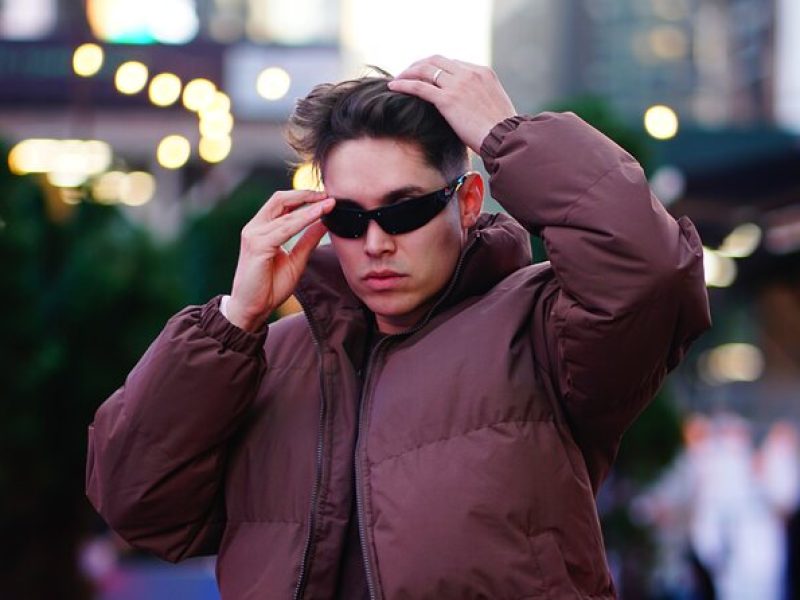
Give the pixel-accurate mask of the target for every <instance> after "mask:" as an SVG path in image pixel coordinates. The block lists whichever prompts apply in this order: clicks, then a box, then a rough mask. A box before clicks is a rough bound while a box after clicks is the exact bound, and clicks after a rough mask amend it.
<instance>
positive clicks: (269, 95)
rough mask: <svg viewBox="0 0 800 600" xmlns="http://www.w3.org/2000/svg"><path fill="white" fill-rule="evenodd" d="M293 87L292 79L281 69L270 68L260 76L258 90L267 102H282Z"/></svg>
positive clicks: (257, 83)
mask: <svg viewBox="0 0 800 600" xmlns="http://www.w3.org/2000/svg"><path fill="white" fill-rule="evenodd" d="M291 85H292V78H291V77H290V76H289V73H287V72H286V71H285V70H284V69H281V68H280V67H269V68H268V69H264V70H263V71H261V73H260V74H259V75H258V79H257V80H256V90H257V91H258V93H259V95H261V96H262V97H263V98H266V99H267V100H280V99H281V98H283V97H284V96H285V95H286V94H287V93H288V92H289V88H290V87H291Z"/></svg>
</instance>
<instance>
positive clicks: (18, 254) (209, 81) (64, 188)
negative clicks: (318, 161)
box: [0, 0, 800, 600]
mask: <svg viewBox="0 0 800 600" xmlns="http://www.w3.org/2000/svg"><path fill="white" fill-rule="evenodd" d="M431 54H442V55H445V56H448V57H452V58H458V59H461V60H466V61H469V62H475V63H480V64H488V65H491V66H492V67H493V68H494V69H495V71H496V72H497V74H498V76H499V78H500V79H501V81H502V82H503V83H504V85H505V87H506V89H507V90H508V92H509V95H510V96H511V98H512V100H513V101H514V103H515V106H516V107H517V110H518V111H519V112H521V113H531V114H535V113H537V112H540V111H542V110H571V111H574V112H576V113H577V114H578V115H580V116H581V117H583V118H584V119H585V120H587V121H588V122H590V123H591V124H593V125H594V126H595V127H597V128H599V129H600V130H601V131H603V132H604V133H606V134H607V135H609V136H610V137H611V138H612V139H614V140H615V141H616V142H617V143H619V144H620V145H621V146H623V147H624V148H626V149H627V150H628V151H629V152H631V153H632V154H633V155H634V156H635V157H636V158H637V159H638V160H639V161H640V162H641V163H642V165H643V167H644V168H645V171H646V172H647V174H648V177H649V180H650V182H651V185H652V187H653V189H654V190H655V192H656V194H657V196H658V198H659V200H660V201H661V202H663V204H664V205H665V206H666V207H667V209H668V210H669V211H670V212H671V213H672V214H673V215H674V216H676V217H678V216H681V215H688V216H689V217H690V218H691V219H692V220H693V221H694V223H695V224H696V226H697V228H698V230H699V231H700V234H701V237H702V239H703V243H704V246H705V247H704V266H705V271H706V283H707V285H708V291H709V294H710V298H711V306H712V317H713V320H714V327H713V328H712V330H711V331H709V332H708V333H707V334H705V335H704V336H703V337H702V338H701V339H700V340H699V341H698V342H697V343H696V344H695V346H694V347H693V349H692V352H691V353H690V354H689V355H688V356H687V357H686V359H685V360H684V362H683V363H682V365H681V366H680V367H679V368H678V369H677V370H676V371H675V372H674V373H673V374H672V375H671V377H670V378H669V380H668V382H667V384H666V385H665V386H664V388H663V389H662V390H661V391H660V393H659V395H658V396H657V398H656V399H655V400H654V402H653V404H652V405H651V406H650V407H649V408H648V409H647V410H646V411H645V412H644V413H643V414H642V416H641V418H640V419H639V420H638V421H637V423H636V424H635V425H634V426H633V427H632V429H631V430H630V431H629V433H628V434H627V436H626V438H625V440H624V442H623V445H622V448H621V450H620V455H619V458H618V461H617V464H616V467H615V469H614V471H613V473H612V475H611V477H610V478H609V480H608V481H607V482H606V483H605V484H604V486H603V488H602V490H601V493H600V495H599V498H598V507H599V512H600V516H601V520H602V522H603V530H604V534H605V541H606V548H607V554H608V561H609V565H610V567H611V569H612V574H613V576H614V579H615V583H616V585H617V588H618V590H619V594H620V597H621V598H624V599H638V598H646V599H649V598H653V599H676V600H677V599H687V600H688V599H695V598H698V599H700V598H722V599H727V598H730V599H743V600H747V599H753V600H762V599H763V600H771V599H775V600H784V599H785V598H800V581H798V579H800V550H799V549H798V547H799V546H800V540H799V538H800V516H799V515H800V513H799V512H798V507H799V506H800V441H798V440H799V437H798V425H800V402H798V400H799V399H800V398H798V396H800V67H799V66H798V60H800V3H799V2H797V0H495V1H491V0H461V1H460V2H459V1H455V0H438V1H437V0H433V1H431V0H428V1H427V2H423V1H422V0H406V1H405V2H403V3H399V2H388V1H386V0H372V1H370V0H158V1H155V0H135V1H132V0H85V1H82V2H78V1H74V0H5V1H3V2H0V148H2V152H3V156H4V159H5V160H3V161H0V598H12V599H17V598H20V599H39V598H41V599H53V598H58V599H97V600H129V599H156V600H158V599H161V598H170V599H172V600H174V599H177V598H192V599H194V598H197V599H213V598H218V593H217V591H216V586H215V583H214V575H213V573H214V561H213V557H212V558H208V559H194V560H191V561H188V562H187V563H185V564H181V565H177V566H173V565H168V564H166V563H162V562H160V561H158V560H157V559H153V558H150V557H147V556H145V555H142V554H139V553H137V552H136V551H134V550H132V549H131V548H129V547H128V546H127V545H126V544H125V543H124V542H123V541H122V540H121V539H119V538H118V537H117V536H115V534H114V533H113V532H110V531H109V530H108V529H107V528H106V526H105V525H104V523H103V522H102V520H101V519H100V518H99V517H98V516H97V515H96V514H95V513H94V511H93V510H92V508H91V506H90V505H89V503H88V501H87V500H86V498H85V496H84V491H83V481H84V465H85V458H86V431H87V426H88V424H89V423H90V422H91V420H92V415H93V413H94V411H95V410H96V408H97V407H98V406H99V404H100V403H101V402H102V401H103V400H104V399H105V398H106V397H107V396H108V395H109V394H111V392H113V391H114V390H115V389H116V388H117V387H119V386H120V385H122V383H123V382H124V379H125V375H126V374H127V372H128V371H129V370H130V369H131V368H132V367H133V365H134V364H135V363H136V361H137V360H138V358H139V357H140V356H141V354H142V353H143V352H144V350H145V349H146V348H147V346H148V344H149V342H150V341H151V340H152V339H153V338H154V337H155V335H156V334H157V333H158V331H159V330H160V329H161V327H162V326H163V325H164V323H165V322H166V320H167V319H168V318H169V316H171V315H172V314H174V313H175V312H177V311H178V310H179V309H181V308H182V307H184V306H186V305H187V304H199V303H204V302H206V301H207V300H208V299H209V298H211V297H213V296H215V295H217V294H221V293H228V292H229V291H230V285H231V281H232V277H233V272H234V268H235V265H236V258H237V253H238V245H239V232H240V230H241V228H242V226H243V225H244V224H245V223H246V222H247V221H248V220H249V219H250V217H251V216H252V215H253V214H254V213H255V212H256V211H257V210H258V208H259V207H260V206H261V205H262V204H263V203H264V202H265V201H266V199H267V198H269V197H270V195H271V194H272V193H273V192H275V191H276V190H281V189H288V188H292V187H303V188H305V187H312V186H314V185H316V182H315V181H314V179H313V177H311V174H310V169H309V168H308V166H307V165H302V164H301V165H296V164H295V163H294V159H295V158H296V157H294V156H292V154H291V153H290V151H289V149H288V146H287V145H286V144H285V142H284V141H283V137H282V129H283V125H284V123H285V120H286V118H287V116H288V114H289V113H290V111H291V110H292V107H293V105H294V102H295V100H296V99H297V98H299V97H302V96H304V95H305V94H306V93H308V91H309V90H310V89H311V87H312V86H313V85H315V84H317V83H320V82H325V81H336V80H340V79H343V78H346V77H353V76H359V75H363V74H368V73H369V65H375V66H378V67H381V68H384V69H386V70H388V71H390V72H394V73H397V72H399V71H400V70H402V69H403V68H404V67H405V66H407V65H408V64H409V63H411V62H413V61H414V60H416V59H419V58H422V57H425V56H428V55H431ZM479 163H480V161H479V160H478V159H475V164H474V166H475V168H478V169H480V168H482V165H480V164H479ZM485 204H486V209H487V210H500V207H499V206H498V205H497V204H496V203H494V201H492V200H491V199H490V198H489V197H488V196H487V198H486V203H485ZM532 243H533V247H534V255H535V259H536V260H537V261H541V260H546V258H547V257H546V255H545V253H544V250H543V245H542V243H541V241H540V240H538V239H536V238H534V239H532ZM296 309H297V307H296V306H295V305H293V304H292V303H291V302H289V303H287V305H285V306H284V307H282V309H281V312H284V313H285V312H290V311H292V310H296ZM278 316H279V315H277V314H276V315H275V317H276V318H277V317H278ZM487 359H489V360H490V359H491V357H487ZM544 484H545V485H546V482H544Z"/></svg>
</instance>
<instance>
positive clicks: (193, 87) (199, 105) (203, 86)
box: [183, 77, 217, 112]
mask: <svg viewBox="0 0 800 600" xmlns="http://www.w3.org/2000/svg"><path fill="white" fill-rule="evenodd" d="M216 93H217V86H216V85H214V84H213V83H212V82H211V81H209V80H208V79H203V78H202V77H201V78H198V79H192V80H191V81H190V82H189V83H187V84H186V87H185V88H183V105H184V106H185V107H186V108H187V109H189V110H191V111H195V112H197V111H201V110H203V109H205V108H206V107H208V106H209V105H210V104H211V103H212V102H214V99H215V95H216Z"/></svg>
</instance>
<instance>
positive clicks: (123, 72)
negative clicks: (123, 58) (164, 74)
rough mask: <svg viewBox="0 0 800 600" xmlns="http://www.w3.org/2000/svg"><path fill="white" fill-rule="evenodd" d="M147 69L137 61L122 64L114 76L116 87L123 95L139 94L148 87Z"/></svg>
mask: <svg viewBox="0 0 800 600" xmlns="http://www.w3.org/2000/svg"><path fill="white" fill-rule="evenodd" d="M147 76H148V72H147V67H146V66H145V65H144V64H142V63H140V62H137V61H135V60H131V61H128V62H126V63H122V64H121V65H120V66H119V68H118V69H117V73H116V75H115V76H114V85H115V86H116V87H117V90H119V92H120V93H122V94H128V95H131V94H137V93H139V92H141V91H142V90H143V89H144V86H145V85H147Z"/></svg>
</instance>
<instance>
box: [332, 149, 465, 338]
mask: <svg viewBox="0 0 800 600" xmlns="http://www.w3.org/2000/svg"><path fill="white" fill-rule="evenodd" d="M323 174H324V180H325V191H326V192H327V193H328V194H329V195H330V196H332V197H334V198H336V199H337V200H345V199H346V200H349V201H352V202H353V203H355V204H357V205H359V206H360V207H361V208H364V209H367V210H372V209H375V208H378V207H380V206H385V205H388V204H392V203H394V202H398V201H402V200H407V199H409V198H413V197H415V196H422V195H424V194H428V193H430V192H432V191H435V190H438V189H441V188H443V187H445V186H446V185H447V184H448V183H450V182H448V181H445V179H444V177H443V176H442V174H441V173H439V171H437V170H436V169H435V168H433V167H431V166H430V165H428V164H427V163H426V162H425V159H424V157H423V155H422V153H421V151H420V149H419V147H418V146H417V145H416V144H412V143H408V142H402V141H397V140H391V139H374V138H360V139H357V140H349V141H346V142H342V143H340V144H338V145H337V146H335V147H334V148H333V150H331V151H330V153H329V154H328V156H327V158H326V160H325V165H324V173H323ZM458 196H461V194H460V193H457V194H456V197H454V198H452V199H451V200H450V201H449V202H448V204H447V206H446V207H445V209H444V210H443V211H442V212H441V213H439V214H438V215H437V216H435V217H434V218H433V219H432V220H431V221H429V222H428V223H426V224H425V225H423V226H422V227H420V228H419V229H415V230H414V231H410V232H408V233H403V234H397V235H391V234H388V233H386V232H385V231H383V229H381V228H380V226H379V225H378V224H377V223H376V222H375V221H374V220H373V221H370V222H369V226H368V227H367V231H366V233H364V235H363V236H361V237H359V238H357V239H348V238H342V237H337V236H335V235H333V234H331V240H332V242H333V247H334V249H335V251H336V254H337V256H338V258H339V262H340V263H341V266H342V270H343V271H344V275H345V278H346V279H347V283H348V284H349V285H350V289H352V290H353V292H354V293H355V294H356V295H357V296H358V297H359V298H360V299H361V300H362V302H364V303H365V304H366V305H367V307H368V308H369V309H370V310H371V311H372V312H373V313H375V319H376V322H377V325H378V329H379V330H380V331H381V332H383V333H397V332H399V331H403V330H405V329H408V328H409V327H412V326H413V325H415V324H416V323H417V322H418V321H419V320H420V319H422V318H423V317H424V316H425V314H426V312H427V311H428V310H429V309H430V308H431V306H432V304H433V302H434V301H435V299H436V296H437V294H438V292H439V291H440V290H442V288H443V287H444V286H445V285H446V284H447V282H448V281H449V279H450V277H451V275H452V274H453V270H454V269H455V265H456V262H457V261H458V257H459V254H460V252H461V247H462V244H463V240H464V238H465V229H466V227H465V226H466V225H468V224H471V220H470V219H469V218H467V219H465V218H464V217H463V216H462V213H463V208H462V206H461V204H462V200H461V199H460V198H458V199H457V197H458ZM478 209H479V207H478Z"/></svg>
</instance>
